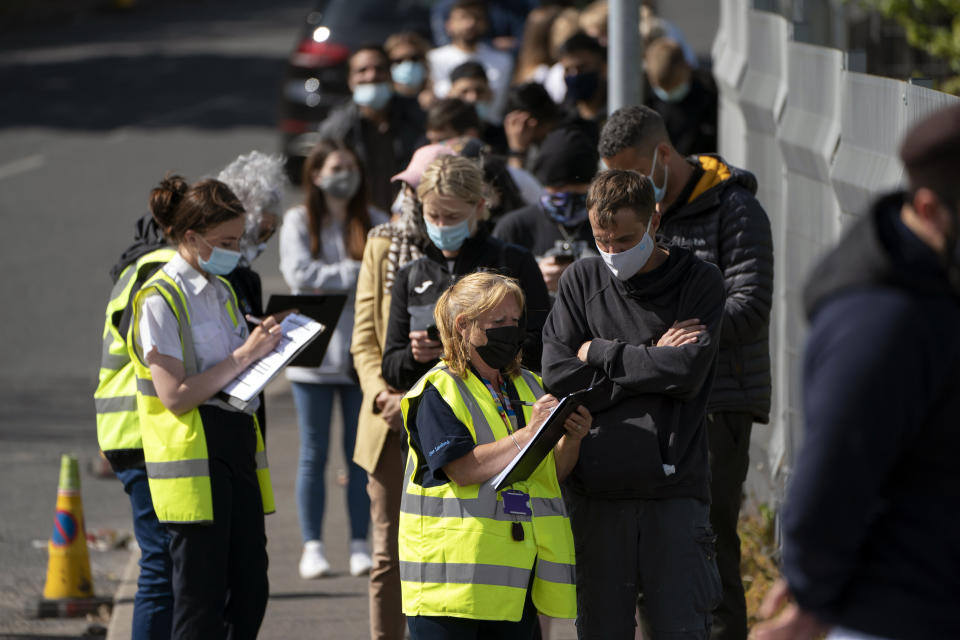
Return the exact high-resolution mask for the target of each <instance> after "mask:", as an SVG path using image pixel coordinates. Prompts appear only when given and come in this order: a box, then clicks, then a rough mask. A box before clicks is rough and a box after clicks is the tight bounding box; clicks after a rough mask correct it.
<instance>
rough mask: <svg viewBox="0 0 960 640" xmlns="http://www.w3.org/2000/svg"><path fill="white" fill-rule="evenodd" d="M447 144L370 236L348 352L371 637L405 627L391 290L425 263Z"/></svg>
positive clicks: (394, 639) (422, 154) (398, 633)
mask: <svg viewBox="0 0 960 640" xmlns="http://www.w3.org/2000/svg"><path fill="white" fill-rule="evenodd" d="M453 153H454V151H453V150H452V149H451V148H450V147H448V146H446V145H443V144H431V145H427V146H424V147H420V148H419V149H417V150H416V151H415V152H414V154H413V157H412V158H411V160H410V164H409V165H408V166H407V168H406V169H404V170H403V171H401V172H400V173H398V174H397V175H395V176H393V178H392V179H391V181H392V182H399V183H400V187H401V190H400V194H399V196H398V198H397V201H396V203H395V204H394V218H393V220H392V221H391V222H388V223H386V224H381V225H379V226H377V227H374V228H373V229H371V230H370V233H369V235H368V236H367V244H366V246H365V247H364V251H363V259H362V262H361V265H360V272H359V275H358V277H357V298H356V306H355V308H354V324H353V340H352V344H351V347H350V352H351V353H352V354H353V365H354V368H355V369H356V371H357V375H358V376H359V378H360V387H361V388H362V390H363V404H362V405H361V408H360V418H359V422H358V426H357V441H356V446H355V448H354V452H353V461H354V462H355V463H356V464H358V465H359V466H360V467H362V468H363V469H365V470H366V471H367V493H368V494H369V496H370V523H371V524H372V525H373V539H372V543H373V544H372V547H373V548H372V552H373V553H372V560H373V566H372V568H371V569H370V637H371V638H372V639H373V640H402V638H403V637H404V629H405V628H406V627H405V622H404V616H403V613H402V611H401V610H400V564H399V559H398V551H397V531H398V525H399V519H400V494H401V490H402V483H403V463H404V460H403V454H402V452H401V440H402V434H403V422H402V418H401V415H400V398H401V397H402V396H403V394H402V393H401V392H400V391H398V390H397V389H394V388H392V387H390V386H389V385H388V384H387V383H386V381H384V379H383V376H382V375H381V373H380V361H381V358H382V357H383V346H384V342H385V340H386V334H387V319H388V317H389V312H390V290H391V288H392V286H393V279H394V276H395V274H396V273H397V271H399V270H400V268H401V267H403V266H404V265H406V264H407V263H409V262H413V261H414V260H416V259H418V258H420V257H421V256H422V255H423V252H422V249H423V245H424V243H426V242H429V240H427V237H426V235H425V234H424V232H423V231H422V222H421V212H420V201H419V199H418V198H417V193H416V189H417V186H418V185H419V184H420V176H421V175H422V174H423V170H424V169H426V167H427V165H428V164H430V163H431V162H432V161H433V160H434V159H436V158H438V157H439V156H442V155H452V154H453Z"/></svg>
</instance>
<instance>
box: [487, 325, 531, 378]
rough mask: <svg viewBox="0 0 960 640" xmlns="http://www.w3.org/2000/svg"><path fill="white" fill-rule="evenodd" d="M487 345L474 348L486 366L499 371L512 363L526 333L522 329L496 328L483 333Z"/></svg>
mask: <svg viewBox="0 0 960 640" xmlns="http://www.w3.org/2000/svg"><path fill="white" fill-rule="evenodd" d="M484 333H486V334H487V344H485V345H481V346H479V347H476V349H477V354H479V355H480V357H481V358H483V361H484V362H486V363H487V366H489V367H492V368H494V369H496V370H497V371H499V370H500V369H503V368H504V367H505V366H507V365H508V364H510V363H511V362H513V359H514V358H516V357H517V354H518V353H520V346H521V345H522V344H523V338H524V337H525V336H526V331H525V330H524V329H523V328H522V327H496V328H493V329H487V330H486V331H484Z"/></svg>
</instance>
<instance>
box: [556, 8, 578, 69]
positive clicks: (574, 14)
mask: <svg viewBox="0 0 960 640" xmlns="http://www.w3.org/2000/svg"><path fill="white" fill-rule="evenodd" d="M579 23H580V12H579V11H577V10H576V9H574V8H572V7H568V8H566V9H564V10H563V11H561V12H560V14H559V15H558V16H557V17H556V18H555V19H554V21H553V24H551V25H550V57H551V58H552V59H554V60H557V59H558V58H559V52H560V47H561V46H563V43H564V42H566V41H567V40H569V39H570V36H572V35H573V34H575V33H576V32H577V31H578V30H579V29H580V24H579Z"/></svg>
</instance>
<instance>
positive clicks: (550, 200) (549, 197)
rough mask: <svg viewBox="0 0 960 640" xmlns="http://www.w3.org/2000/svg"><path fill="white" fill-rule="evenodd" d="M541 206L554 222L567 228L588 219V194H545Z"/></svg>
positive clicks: (541, 197) (542, 196) (541, 198)
mask: <svg viewBox="0 0 960 640" xmlns="http://www.w3.org/2000/svg"><path fill="white" fill-rule="evenodd" d="M540 206H541V207H542V208H543V210H544V211H546V212H547V215H549V216H550V218H552V219H553V221H554V222H559V223H560V224H562V225H563V226H565V227H574V226H576V225H578V224H580V223H581V222H585V221H586V219H587V194H585V193H567V192H564V191H561V192H559V193H547V192H544V193H543V194H542V195H541V196H540Z"/></svg>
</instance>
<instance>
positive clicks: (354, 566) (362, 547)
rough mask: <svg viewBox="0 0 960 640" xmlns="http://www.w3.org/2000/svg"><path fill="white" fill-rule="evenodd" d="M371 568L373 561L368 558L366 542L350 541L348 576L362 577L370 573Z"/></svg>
mask: <svg viewBox="0 0 960 640" xmlns="http://www.w3.org/2000/svg"><path fill="white" fill-rule="evenodd" d="M372 566H373V560H372V559H371V558H370V552H369V550H368V549H367V541H366V540H351V541H350V575H352V576H363V575H366V574H368V573H370V568H371V567H372Z"/></svg>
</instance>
